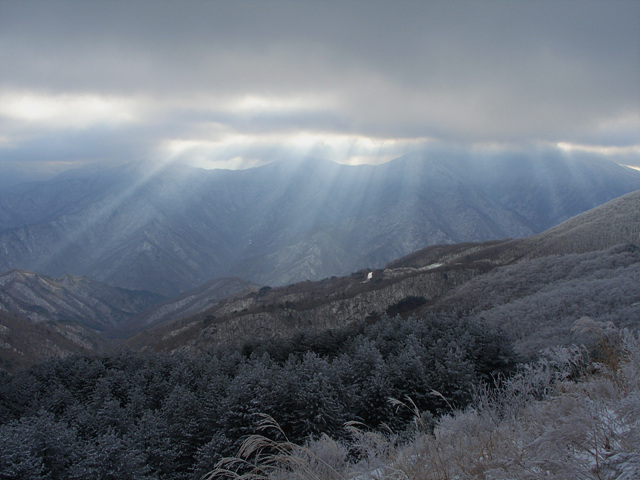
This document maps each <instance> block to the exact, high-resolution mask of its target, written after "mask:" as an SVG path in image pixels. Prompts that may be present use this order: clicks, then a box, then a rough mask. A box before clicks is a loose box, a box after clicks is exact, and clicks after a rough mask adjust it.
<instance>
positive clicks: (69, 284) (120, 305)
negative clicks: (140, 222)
mask: <svg viewBox="0 0 640 480" xmlns="http://www.w3.org/2000/svg"><path fill="white" fill-rule="evenodd" d="M164 299H165V298H164V297H163V296H161V295H158V294H155V293H151V292H145V291H132V290H126V289H123V288H117V287H111V286H109V285H105V284H103V283H100V282H96V281H92V280H89V279H88V278H84V277H78V276H72V275H65V276H63V277H61V278H58V279H52V278H48V277H46V276H44V275H40V274H37V273H32V272H26V271H22V270H11V271H8V272H5V273H2V274H0V310H4V311H6V312H9V313H12V314H14V315H17V316H20V317H23V318H25V319H27V320H29V321H30V322H31V323H52V322H66V323H78V324H81V325H83V326H85V327H89V328H91V329H95V330H107V329H110V328H113V327H116V326H118V325H119V324H121V323H123V322H125V321H126V320H128V319H130V318H131V317H133V316H135V315H136V314H138V313H140V312H141V311H143V310H145V309H147V308H149V307H150V306H152V305H155V304H157V303H159V302H161V301H162V300H164Z"/></svg>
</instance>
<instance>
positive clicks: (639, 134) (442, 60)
mask: <svg viewBox="0 0 640 480" xmlns="http://www.w3.org/2000/svg"><path fill="white" fill-rule="evenodd" d="M639 21H640V3H638V2H636V1H624V0H620V1H614V2H604V1H589V0H586V1H581V2H577V1H566V2H555V1H540V2H506V1H500V0H487V1H478V2H463V1H454V2H448V1H447V2H445V1H433V2H418V1H411V0H407V1H401V2H385V1H375V0H374V1H370V2H359V1H356V2H335V3H327V2H306V1H300V2H293V1H288V0H280V1H276V0H274V1H266V2H248V1H240V2H217V1H214V2H200V1H194V2H188V3H184V2H175V1H160V2H150V1H145V0H139V1H134V2H121V1H113V2H97V1H88V2H73V1H62V0H53V1H51V2H38V1H30V0H25V1H23V2H11V1H2V0H0V65H1V66H2V67H0V69H1V75H0V169H5V170H7V171H8V170H10V169H14V170H16V171H17V170H19V169H20V168H22V169H23V170H30V171H31V172H32V173H34V172H35V171H42V172H58V171H60V170H62V169H64V168H66V167H67V166H68V167H71V166H74V165H81V164H86V163H92V162H93V163H103V164H108V163H110V162H111V163H113V162H127V161H138V160H142V159H144V160H150V161H157V162H159V163H164V162H178V161H180V162H186V163H188V164H190V165H196V166H199V167H203V168H234V169H235V168H249V167H252V166H257V165H261V164H264V163H267V162H270V161H273V160H277V159H279V158H287V157H305V158H307V157H308V158H314V157H315V158H322V159H325V160H331V161H334V162H339V163H346V164H362V163H369V164H378V163H383V162H386V161H389V160H391V159H393V158H396V157H398V156H401V155H403V154H406V153H410V152H413V151H416V150H420V149H423V150H429V149H431V148H436V149H438V150H440V151H442V150H443V149H446V148H450V149H452V150H455V151H461V150H463V151H465V152H466V154H468V155H472V156H473V155H476V154H478V152H481V153H482V155H485V154H487V152H490V151H492V150H493V151H504V150H509V149H515V150H522V149H527V148H533V149H536V148H540V146H543V147H544V148H551V149H555V150H559V151H561V152H565V153H566V154H571V153H572V152H573V153H588V154H592V155H598V156H604V157H608V158H611V159H613V160H615V161H618V162H619V163H623V164H627V165H640V153H639V148H640V120H639V119H640V29H638V28H637V25H638V22H639Z"/></svg>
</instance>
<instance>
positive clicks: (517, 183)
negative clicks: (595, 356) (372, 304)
mask: <svg viewBox="0 0 640 480" xmlns="http://www.w3.org/2000/svg"><path fill="white" fill-rule="evenodd" d="M637 189H640V172H637V171H634V170H631V169H628V168H624V167H621V166H618V165H616V164H613V163H611V162H607V161H598V160H593V159H588V158H585V159H571V158H568V157H564V156H560V155H553V154H548V155H547V154H545V155H540V156H539V157H537V158H532V157H514V156H509V157H496V158H493V159H486V160H483V161H476V160H472V159H469V158H464V157H447V158H440V157H434V156H426V155H419V154H416V155H410V156H407V157H403V158H400V159H397V160H395V161H392V162H389V163H387V164H384V165H380V166H366V165H363V166H357V167H353V166H345V165H338V164H333V163H330V162H320V161H314V160H306V161H299V162H291V163H287V162H276V163H273V164H269V165H265V166H263V167H258V168H253V169H249V170H243V171H224V170H216V171H205V170H199V169H192V168H187V167H182V166H178V165H168V166H164V167H154V168H149V167H142V166H127V167H124V168H122V169H112V170H105V171H100V170H98V171H86V172H83V171H78V172H69V173H67V174H65V175H63V176H61V177H60V178H58V179H56V180H52V181H50V182H44V183H39V184H29V185H24V186H21V187H19V188H14V189H12V190H11V191H6V192H4V193H3V192H0V271H6V270H10V269H12V268H20V269H24V270H30V271H37V272H39V273H42V274H45V275H48V276H52V277H59V276H62V275H64V274H66V273H70V274H74V275H83V276H86V277H89V278H92V279H95V280H99V281H102V282H105V283H108V284H110V285H117V286H119V287H124V288H128V289H147V290H151V291H154V292H157V293H160V294H163V295H166V296H174V295H176V294H178V293H181V292H185V291H188V290H190V289H192V288H195V287H197V286H199V285H202V284H204V283H205V282H208V281H210V280H211V279H215V278H223V277H239V278H242V279H245V280H247V281H252V282H255V283H258V284H262V285H265V284H266V285H273V286H276V285H283V284H289V283H292V282H296V281H301V280H305V279H310V280H317V279H321V278H325V277H329V276H332V275H345V274H348V273H349V272H353V271H355V270H358V269H360V268H363V267H365V266H369V267H372V268H380V267H382V266H384V265H385V264H386V263H388V262H389V261H391V260H393V259H395V258H398V257H401V256H403V255H406V254H408V253H410V252H413V251H415V250H417V249H419V248H422V247H424V246H425V245H432V244H452V243H458V242H465V241H485V240H491V239H498V238H506V237H512V238H517V237H526V236H529V235H532V234H535V233H539V232H541V231H543V230H545V229H547V228H550V227H552V226H554V225H556V224H558V223H560V222H561V221H564V220H566V219H567V218H570V217H571V216H574V215H576V214H578V213H580V212H582V211H585V210H588V209H590V208H593V207H595V206H597V205H599V204H601V203H604V202H605V201H607V200H610V199H612V198H615V197H618V196H620V195H622V194H624V193H627V192H630V191H634V190H637Z"/></svg>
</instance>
